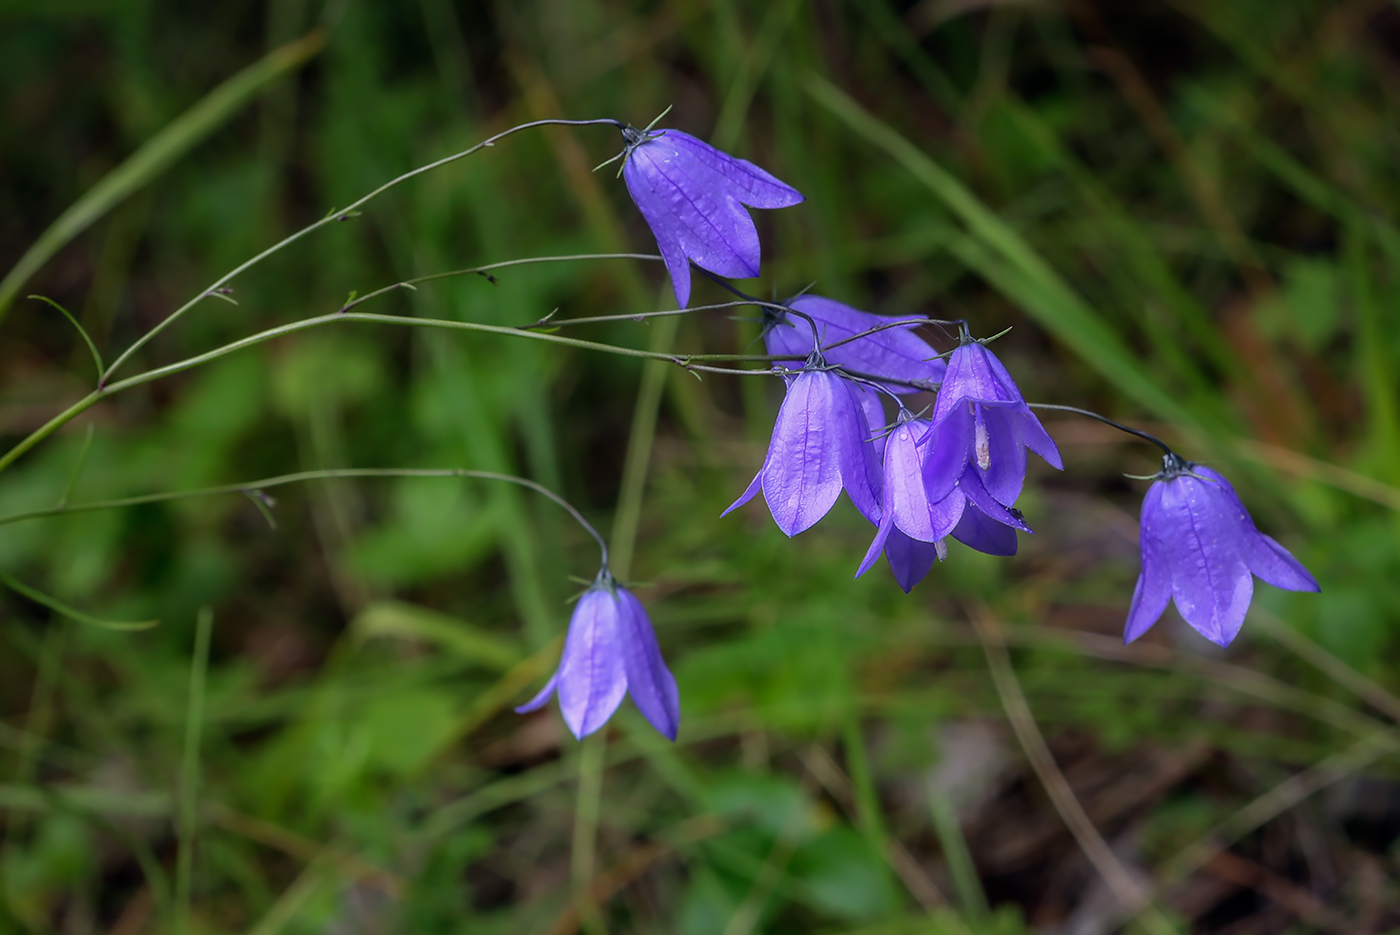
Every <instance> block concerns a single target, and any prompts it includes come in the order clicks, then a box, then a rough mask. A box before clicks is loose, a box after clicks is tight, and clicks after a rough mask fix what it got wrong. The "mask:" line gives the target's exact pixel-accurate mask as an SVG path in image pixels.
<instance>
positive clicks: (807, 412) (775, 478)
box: [721, 354, 880, 536]
mask: <svg viewBox="0 0 1400 935" xmlns="http://www.w3.org/2000/svg"><path fill="white" fill-rule="evenodd" d="M821 367H822V364H821V360H820V355H818V354H813V355H812V358H811V359H810V360H809V361H808V366H807V369H804V370H803V371H802V372H801V373H799V374H798V375H797V376H796V377H795V378H793V379H791V380H790V382H789V383H788V388H787V396H786V397H784V399H783V405H782V407H781V408H779V409H778V419H777V422H775V423H774V425H773V437H772V439H771V440H770V442H769V444H768V455H767V456H766V457H765V458H764V459H763V467H761V468H759V470H758V474H756V475H755V476H754V479H753V482H752V483H751V484H749V486H748V489H747V490H745V491H744V493H743V495H742V496H740V497H739V499H738V500H735V501H734V502H733V503H732V504H730V506H729V509H727V510H725V511H724V513H723V514H721V515H727V514H729V513H730V512H731V511H732V510H735V509H737V508H738V507H741V506H743V505H744V504H745V503H748V502H749V501H750V500H752V499H753V497H754V495H755V494H757V493H758V491H759V490H760V489H762V490H763V499H764V500H765V501H767V503H768V511H769V512H770V513H772V514H773V521H774V522H775V523H777V524H778V528H779V529H781V530H782V531H783V532H784V533H786V534H787V535H789V536H795V535H797V534H798V533H799V532H802V531H803V530H805V529H808V528H810V527H811V526H812V525H813V524H815V523H816V522H817V520H819V519H821V518H822V517H823V516H825V515H826V514H827V511H828V510H830V509H831V507H832V505H833V504H834V503H836V498H837V497H839V496H840V495H841V490H842V489H843V488H844V489H845V491H846V493H847V494H848V495H849V496H850V498H851V501H852V502H853V503H855V505H856V508H857V509H858V510H860V512H861V513H862V515H864V516H865V517H866V518H867V519H870V520H871V521H872V522H873V521H875V520H876V519H878V517H879V515H880V508H879V503H878V501H877V499H876V498H877V493H876V491H878V490H879V462H878V461H877V460H876V457H875V450H874V447H873V446H872V445H871V444H870V443H869V441H868V439H869V437H870V436H869V434H868V432H867V424H866V416H865V413H864V412H863V410H862V408H861V403H860V401H858V400H857V398H856V393H857V391H858V390H859V387H856V386H855V385H854V384H852V383H851V382H850V381H849V380H847V379H845V378H844V377H840V376H838V375H837V374H835V373H833V372H832V371H830V370H825V369H821Z"/></svg>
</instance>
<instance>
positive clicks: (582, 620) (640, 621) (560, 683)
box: [515, 568, 681, 740]
mask: <svg viewBox="0 0 1400 935" xmlns="http://www.w3.org/2000/svg"><path fill="white" fill-rule="evenodd" d="M628 693H631V695H632V701H633V702H635V703H636V705H637V708H638V709H639V710H640V711H641V712H642V715H643V716H645V717H646V719H647V720H648V721H650V722H651V726H652V727H655V728H656V729H657V730H658V731H660V732H661V733H662V734H664V735H665V736H666V737H667V738H668V739H670V740H675V739H676V731H677V730H678V729H679V728H680V722H681V706H680V695H679V693H678V692H677V691H676V680H675V678H673V677H672V675H671V670H670V669H667V668H666V662H665V660H663V659H662V658H661V649H660V647H658V646H657V644H656V634H655V633H654V632H652V629H651V620H650V619H648V617H647V612H646V609H645V608H643V607H642V602H641V601H639V600H637V598H636V596H635V595H633V594H632V592H631V591H628V590H627V589H626V588H624V587H622V586H621V585H619V584H618V583H617V582H616V581H614V580H613V577H612V575H611V574H610V573H609V572H608V570H607V569H606V568H605V569H603V570H602V571H600V572H599V573H598V577H597V579H596V580H594V582H593V585H592V586H591V587H590V588H589V589H588V590H587V591H585V592H584V594H583V596H582V597H580V598H579V599H578V603H577V604H575V605H574V613H573V616H572V617H570V618H569V633H568V636H566V637H565V638H564V654H563V655H562V656H561V657H560V659H559V668H558V669H557V670H556V671H555V673H554V675H552V676H551V677H550V679H549V681H548V682H546V683H545V686H544V688H542V689H541V690H540V693H539V694H538V695H536V696H535V697H534V698H532V699H531V700H530V701H529V702H528V703H526V704H524V705H521V706H520V707H518V708H516V709H515V710H516V711H518V712H520V713H522V714H523V713H525V712H527V711H534V710H536V709H538V708H541V707H543V706H544V705H545V703H546V702H548V701H549V699H550V698H551V697H552V696H554V695H556V694H557V695H558V696H559V710H560V712H561V713H562V714H563V715H564V723H565V724H568V725H569V730H571V731H573V733H574V736H575V737H578V738H579V739H582V738H584V737H586V736H588V735H589V734H591V733H593V732H594V731H595V730H597V729H598V728H600V727H602V726H603V725H604V724H606V723H607V721H608V718H610V717H612V714H613V712H614V711H616V710H617V706H618V705H619V704H621V703H622V696H623V695H626V694H628Z"/></svg>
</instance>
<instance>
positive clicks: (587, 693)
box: [517, 126, 1318, 739]
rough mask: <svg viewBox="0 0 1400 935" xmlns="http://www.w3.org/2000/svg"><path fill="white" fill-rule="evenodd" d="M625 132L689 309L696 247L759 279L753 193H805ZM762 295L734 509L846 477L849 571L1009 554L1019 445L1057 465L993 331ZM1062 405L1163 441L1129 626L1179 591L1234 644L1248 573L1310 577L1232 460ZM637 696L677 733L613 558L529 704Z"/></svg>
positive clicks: (774, 505)
mask: <svg viewBox="0 0 1400 935" xmlns="http://www.w3.org/2000/svg"><path fill="white" fill-rule="evenodd" d="M623 138H624V142H625V149H624V151H623V153H622V156H621V158H622V159H623V160H624V163H623V169H622V173H621V174H622V175H623V176H624V177H625V179H626V182H627V188H628V191H629V192H630V193H631V195H632V198H633V200H634V201H635V202H636V204H637V207H638V208H639V209H640V210H641V213H642V216H643V217H644V218H645V219H646V221H647V223H648V224H649V225H650V226H651V229H652V232H653V233H654V234H655V236H656V242H657V246H658V247H659V248H660V250H661V255H662V259H663V260H664V261H665V264H666V268H667V271H668V272H669V273H670V276H671V281H672V285H673V287H674V289H675V294H676V301H677V302H678V303H679V304H680V306H681V307H682V308H684V307H685V306H686V304H687V302H688V301H689V299H690V264H691V263H694V264H695V265H696V266H697V267H699V268H701V269H703V270H706V271H708V272H710V273H713V274H716V275H717V276H720V277H748V276H757V275H758V274H759V252H760V251H759V242H758V235H757V232H756V230H755V228H754V224H753V220H752V219H751V218H750V217H749V215H748V213H747V211H745V210H744V206H745V205H747V206H750V207H757V208H782V207H787V206H790V205H795V204H797V203H799V202H801V201H802V200H803V199H802V195H801V194H800V193H799V192H798V191H797V190H796V189H794V188H792V187H791V186H789V185H787V184H785V183H783V182H781V181H779V180H778V179H776V178H774V177H773V176H772V175H770V174H768V173H767V172H765V171H764V170H762V169H760V168H758V167H757V166H755V165H753V164H752V163H749V162H746V161H744V160H742V159H736V158H734V157H733V156H729V155H727V154H725V153H722V152H720V151H718V150H716V149H714V148H713V147H711V146H709V145H707V144H705V143H703V142H701V141H700V140H698V139H696V138H695V137H693V136H691V135H689V134H687V133H682V132H680V131H678V130H656V131H653V130H652V129H651V128H647V129H646V130H637V129H636V128H633V127H630V126H629V127H626V128H624V129H623ZM730 288H731V291H735V292H737V290H734V289H732V287H730ZM739 294H740V295H742V293H739ZM753 302H754V304H757V305H760V306H761V307H763V308H764V313H763V317H764V333H763V339H764V344H765V346H766V348H767V351H768V355H769V356H770V357H771V358H772V359H773V361H774V364H773V366H774V369H775V370H776V371H777V372H778V373H779V374H780V375H781V378H782V379H783V381H784V384H785V386H786V395H785V397H784V399H783V402H782V405H781V406H780V408H779V409H778V416H777V421H776V422H775V424H774V426H773V434H772V439H771V441H770V443H769V446H768V452H767V455H766V456H765V457H764V459H763V465H762V466H761V467H760V468H759V470H758V473H757V474H756V475H755V476H754V478H753V481H752V482H751V483H750V484H749V486H748V488H747V489H746V490H745V491H744V492H743V494H741V495H740V497H739V498H738V499H737V500H735V501H734V503H733V504H731V505H730V506H729V508H728V509H726V510H725V511H724V512H725V514H728V513H729V512H731V511H733V510H735V509H737V508H738V507H740V506H742V505H744V504H746V503H748V502H749V501H750V500H752V499H753V498H754V497H755V496H757V495H758V493H759V491H762V493H763V499H764V501H765V503H766V504H767V506H768V511H769V513H770V514H772V517H773V521H774V522H775V523H777V525H778V528H779V529H781V530H782V531H783V532H784V533H785V534H786V535H788V536H795V535H797V534H798V533H801V532H803V531H805V530H807V529H809V528H811V527H812V526H813V525H814V524H816V523H817V521H818V520H820V519H821V518H822V517H823V516H825V515H826V514H827V512H828V511H830V509H831V507H832V506H833V505H834V504H835V503H836V501H837V499H839V498H840V495H841V493H842V491H845V493H846V495H847V496H848V497H849V498H850V500H851V502H852V503H853V504H854V505H855V507H856V509H857V510H858V511H860V513H861V515H863V516H864V517H865V518H866V519H867V520H868V521H870V523H872V524H873V525H874V526H875V536H874V539H873V541H872V542H871V543H870V547H869V549H868V550H867V551H866V554H865V557H864V559H863V560H862V561H861V563H860V565H859V567H858V568H857V570H856V575H857V577H859V576H860V575H863V574H864V573H865V572H866V571H868V570H869V569H870V568H871V567H872V566H873V565H874V563H875V562H876V561H877V560H878V559H879V557H880V556H881V555H884V557H885V559H886V561H887V562H888V563H889V566H890V570H891V571H892V572H893V574H894V578H895V581H896V582H897V583H898V584H899V586H900V587H901V588H903V589H904V591H906V592H908V591H909V590H911V589H912V588H913V587H914V586H915V585H916V584H918V583H919V582H920V581H921V580H923V578H924V577H925V576H927V574H928V573H929V571H930V569H931V568H932V567H933V564H934V562H935V561H941V560H943V559H945V558H946V557H947V554H948V550H947V546H946V543H945V540H946V539H947V538H948V537H952V538H953V539H956V540H957V541H959V542H961V543H963V544H964V545H967V546H969V547H970V548H973V549H976V550H977V551H980V552H985V553H988V554H991V555H1014V554H1015V553H1016V548H1017V536H1016V533H1017V532H1018V531H1019V532H1025V533H1030V532H1031V528H1030V527H1029V526H1028V525H1027V524H1026V521H1025V518H1024V517H1023V515H1022V513H1021V511H1020V510H1018V509H1017V508H1016V506H1015V504H1016V501H1017V499H1018V498H1019V497H1020V495H1021V491H1022V488H1023V487H1024V485H1025V479H1026V471H1027V468H1028V461H1029V458H1028V454H1027V453H1028V452H1034V453H1035V454H1037V455H1038V456H1040V457H1041V458H1042V459H1043V460H1044V461H1045V462H1046V463H1048V464H1049V465H1051V466H1052V467H1055V468H1057V469H1063V467H1064V465H1063V463H1062V461H1061V458H1060V453H1059V450H1058V449H1057V448H1056V446H1055V442H1054V441H1053V440H1052V439H1051V438H1050V436H1049V435H1048V434H1047V433H1046V431H1045V429H1044V427H1043V426H1042V425H1041V424H1040V420H1039V419H1037V418H1036V415H1035V413H1034V412H1032V410H1031V406H1030V405H1029V404H1028V403H1027V402H1026V401H1025V399H1024V398H1022V396H1021V391H1020V390H1019V389H1018V388H1017V386H1016V382H1015V380H1013V379H1012V377H1011V375H1010V374H1009V373H1008V372H1007V370H1006V368H1005V367H1004V366H1003V365H1002V363H1001V361H1000V360H998V359H997V357H996V355H995V354H993V353H992V352H991V350H990V349H988V347H987V344H986V342H984V341H980V340H977V339H974V338H973V337H972V336H971V335H970V334H969V332H968V330H967V328H966V326H965V325H963V324H962V323H961V322H957V323H953V322H942V323H940V324H944V325H947V324H958V325H959V326H960V327H959V341H958V346H957V347H956V348H954V349H953V350H952V351H951V352H949V353H947V354H946V355H945V354H940V353H939V352H938V351H936V350H935V349H934V348H933V347H932V346H931V345H930V344H929V343H928V342H927V341H926V340H925V339H924V338H923V337H921V336H920V335H919V334H918V333H916V329H917V328H918V327H919V326H920V325H923V324H929V323H930V322H928V321H927V320H925V319H900V318H891V317H887V316H881V315H874V314H871V313H869V312H865V311H861V310H859V309H856V308H852V307H851V306H849V305H845V304H843V303H841V302H838V301H836V300H834V299H830V298H826V297H824V296H819V295H810V294H804V295H800V296H797V297H795V298H792V299H789V300H788V301H787V302H783V303H762V302H759V301H758V300H756V299H755V300H753ZM945 357H946V358H947V359H946V362H945V360H944V358H945ZM920 391H929V392H936V393H937V398H936V401H935V402H934V404H933V406H932V411H931V412H929V413H928V415H927V417H926V418H925V417H922V415H921V414H915V413H914V412H911V411H910V409H909V408H908V406H907V405H906V402H905V397H907V396H909V395H910V394H912V393H916V392H920ZM887 404H888V406H889V408H890V409H892V415H893V418H890V417H889V416H888V415H887ZM1051 408H1058V409H1065V410H1069V411H1073V412H1078V413H1080V414H1082V415H1086V416H1090V417H1092V418H1095V419H1099V420H1100V421H1103V422H1107V423H1109V424H1110V425H1114V426H1116V427H1118V428H1120V429H1123V430H1124V431H1127V432H1130V433H1132V434H1134V435H1137V436H1139V437H1142V438H1146V439H1148V440H1150V441H1153V442H1155V443H1156V444H1158V445H1159V446H1161V447H1162V449H1163V450H1164V451H1165V452H1166V456H1165V457H1164V459H1163V467H1162V470H1161V471H1160V472H1159V473H1158V474H1157V475H1155V477H1154V478H1153V480H1154V481H1155V482H1154V483H1153V485H1152V487H1151V489H1150V490H1149V491H1148V493H1147V497H1146V499H1145V500H1144V502H1143V507H1142V529H1141V548H1142V571H1141V575H1140V576H1139V578H1138V582H1137V588H1136V590H1135V591H1134V593H1133V597H1132V602H1131V606H1130V609H1129V611H1128V620H1127V626H1126V631H1125V634H1124V639H1125V641H1129V642H1130V641H1132V640H1134V639H1136V638H1137V637H1139V636H1141V635H1142V633H1143V632H1145V631H1146V630H1147V628H1148V627H1150V626H1151V625H1152V624H1153V623H1155V622H1156V620H1157V619H1158V618H1159V617H1160V616H1161V614H1162V612H1163V611H1164V610H1165V609H1166V606H1167V603H1168V602H1169V601H1172V600H1174V601H1175V603H1176V607H1177V610H1178V611H1179V612H1180V613H1181V616H1182V617H1183V618H1185V620H1186V622H1187V623H1188V624H1190V625H1191V626H1192V627H1194V628H1195V629H1196V630H1198V631H1199V632H1200V633H1202V634H1203V635H1204V636H1205V637H1206V638H1208V639H1210V640H1212V641H1214V642H1216V643H1218V644H1220V645H1222V646H1224V645H1226V644H1228V643H1229V642H1230V641H1231V640H1232V639H1234V637H1235V635H1236V634H1237V633H1238V632H1239V629H1240V626H1241V624H1242V622H1243V620H1244V617H1245V613H1246V611H1247V610H1248V607H1249V603H1250V599H1251V597H1252V594H1253V577H1254V576H1255V575H1257V576H1258V577H1260V578H1262V579H1263V580H1265V581H1267V582H1269V583H1270V584H1273V585H1276V586H1277V587H1280V588H1286V589H1290V590H1295V591H1316V590H1318V584H1317V581H1316V580H1314V578H1313V577H1312V575H1310V574H1309V573H1308V571H1307V569H1305V568H1304V567H1303V566H1302V565H1301V564H1300V563H1299V562H1298V561H1297V560H1296V559H1295V558H1294V557H1293V556H1292V555H1290V554H1289V553H1288V552H1287V551H1286V550H1285V549H1284V548H1283V547H1282V546H1281V545H1279V544H1278V543H1277V542H1275V541H1274V540H1273V539H1271V538H1269V537H1268V536H1266V535H1264V534H1263V533H1261V532H1259V530H1258V529H1256V528H1255V526H1254V522H1253V520H1252V519H1250V516H1249V514H1248V513H1247V512H1246V511H1245V508H1244V506H1243V505H1242V504H1241V503H1240V500H1239V497H1238V496H1236V494H1235V491H1234V488H1232V487H1231V486H1230V484H1229V482H1228V481H1226V480H1225V478H1223V477H1222V476H1221V475H1220V474H1218V473H1217V472H1215V471H1214V470H1212V469H1210V468H1208V467H1204V466H1202V465H1199V464H1193V463H1191V462H1187V461H1185V460H1183V459H1181V458H1180V457H1179V456H1177V455H1176V454H1175V453H1173V452H1172V451H1171V449H1170V448H1168V447H1167V446H1166V445H1165V444H1164V443H1162V442H1161V441H1160V440H1159V439H1156V438H1155V437H1153V436H1150V435H1147V434H1146V433H1144V432H1141V431H1138V430H1136V429H1132V428H1128V427H1126V426H1122V425H1118V423H1115V422H1112V421H1111V420H1108V419H1105V418H1104V417H1102V416H1099V415H1097V414H1095V413H1092V412H1088V411H1086V410H1081V409H1075V408H1073V407H1068V406H1054V407H1051ZM628 693H630V694H631V695H632V697H633V700H634V701H635V702H636V704H637V706H638V708H639V709H640V710H641V711H642V713H643V714H644V715H645V716H646V718H647V719H648V720H649V721H650V722H651V723H652V725H653V726H655V727H656V729H657V730H659V731H660V732H661V733H662V734H664V735H666V736H667V737H670V738H672V739H674V738H675V736H676V730H677V727H678V725H679V720H680V706H679V699H678V695H677V691H676V683H675V679H673V678H672V677H671V673H670V671H669V670H668V669H667V668H666V665H665V663H664V662H663V661H662V659H661V654H660V650H659V649H658V647H657V643H656V637H655V636H654V634H653V633H652V630H651V625H650V622H649V621H648V619H647V616H646V613H645V611H644V610H643V609H642V606H641V604H640V603H639V602H638V601H637V599H636V598H635V597H633V596H632V594H631V593H629V592H628V591H627V590H626V589H625V588H622V587H621V586H619V585H618V584H617V583H616V582H615V581H614V580H613V578H612V576H611V575H610V574H609V573H608V571H607V568H606V560H605V562H604V569H603V570H602V571H601V572H600V573H599V575H598V578H597V580H596V581H595V582H594V584H593V585H592V587H591V588H589V590H588V591H587V592H586V593H585V594H584V595H583V596H582V598H581V599H580V600H579V602H578V606H577V608H576V609H575V611H574V614H573V618H572V620H571V621H570V624H569V633H568V638H567V641H566V643H565V646H564V654H563V657H562V659H561V661H560V664H559V669H558V671H557V672H556V673H555V674H554V676H553V677H552V678H551V679H550V680H549V682H548V684H546V685H545V687H544V689H543V690H542V691H541V692H540V693H539V695H537V696H536V697H535V698H534V700H532V701H531V702H530V703H529V704H527V705H525V706H523V707H521V708H519V709H517V710H520V711H530V710H534V709H535V708H538V707H540V706H541V705H543V704H544V703H545V702H546V701H547V700H548V699H549V698H550V697H551V696H552V695H555V694H557V695H558V697H559V702H560V707H561V709H562V710H563V714H564V720H565V722H566V723H567V724H568V725H569V728H570V729H571V730H572V731H573V732H574V734H575V735H576V736H579V737H583V736H584V735H586V734H589V733H591V732H593V731H595V730H597V729H598V728H599V727H601V726H602V725H603V724H604V723H605V722H606V721H607V719H608V718H609V717H610V716H611V714H612V712H613V711H614V710H615V709H616V708H617V706H618V705H619V704H620V703H621V701H622V696H623V695H624V694H628Z"/></svg>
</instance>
